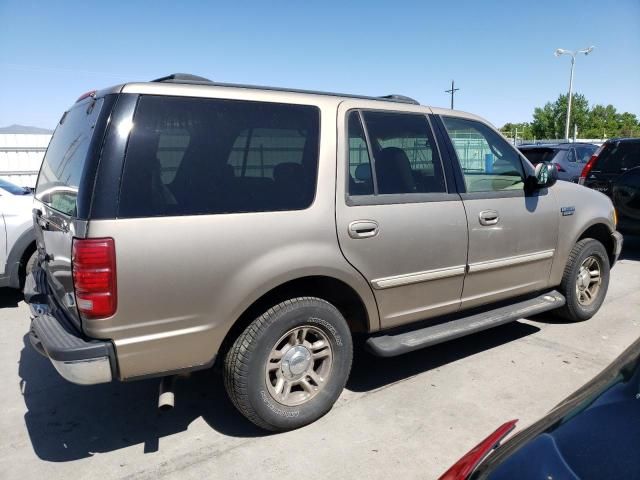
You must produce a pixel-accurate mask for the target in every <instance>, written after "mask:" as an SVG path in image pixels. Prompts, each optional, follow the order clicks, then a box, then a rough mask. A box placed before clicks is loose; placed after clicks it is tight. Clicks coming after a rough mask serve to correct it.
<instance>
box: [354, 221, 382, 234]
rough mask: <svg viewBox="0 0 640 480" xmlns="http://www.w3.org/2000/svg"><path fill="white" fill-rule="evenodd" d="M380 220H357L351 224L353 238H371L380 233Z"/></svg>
mask: <svg viewBox="0 0 640 480" xmlns="http://www.w3.org/2000/svg"><path fill="white" fill-rule="evenodd" d="M378 229H379V226H378V222H376V221H374V220H356V221H355V222H351V223H350V224H349V229H348V230H349V236H350V237H351V238H371V237H375V236H376V235H377V234H378Z"/></svg>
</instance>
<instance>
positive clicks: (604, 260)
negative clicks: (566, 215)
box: [555, 238, 610, 322]
mask: <svg viewBox="0 0 640 480" xmlns="http://www.w3.org/2000/svg"><path fill="white" fill-rule="evenodd" d="M588 257H594V258H595V259H596V260H597V261H598V263H599V267H600V277H601V283H600V286H599V289H598V292H597V294H596V295H595V296H594V299H593V300H592V301H591V303H590V304H589V305H583V304H581V303H580V301H579V300H578V293H577V291H576V282H577V278H578V274H579V272H580V267H581V265H582V264H583V262H584V261H585V260H586V259H587V258H588ZM609 270H610V266H609V255H608V254H607V251H606V249H605V248H604V246H603V245H602V243H600V242H599V241H597V240H594V239H592V238H584V239H582V240H580V241H579V242H577V243H576V244H575V245H574V247H573V249H572V250H571V253H570V254H569V260H568V261H567V266H566V267H565V269H564V274H563V276H562V283H561V284H560V288H559V290H560V292H561V293H562V294H563V295H564V296H565V298H566V299H567V303H566V304H565V306H564V307H562V308H560V309H558V310H557V311H556V312H555V313H557V314H558V315H559V316H561V317H563V318H564V319H566V320H569V321H572V322H582V321H584V320H588V319H590V318H591V317H593V316H594V315H595V314H596V313H597V312H598V310H599V309H600V307H601V306H602V302H604V299H605V296H606V295H607V289H608V288H609Z"/></svg>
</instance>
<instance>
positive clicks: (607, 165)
mask: <svg viewBox="0 0 640 480" xmlns="http://www.w3.org/2000/svg"><path fill="white" fill-rule="evenodd" d="M639 166H640V142H616V143H610V144H608V145H607V146H606V147H605V148H604V149H603V151H602V152H601V153H600V156H599V157H598V165H597V168H598V170H601V171H603V172H605V173H621V172H623V171H626V170H630V169H632V168H635V167H639Z"/></svg>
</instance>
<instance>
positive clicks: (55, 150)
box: [36, 99, 103, 215]
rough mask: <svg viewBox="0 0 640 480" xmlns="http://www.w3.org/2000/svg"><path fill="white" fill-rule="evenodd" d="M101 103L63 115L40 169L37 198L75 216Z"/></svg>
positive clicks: (93, 103)
mask: <svg viewBox="0 0 640 480" xmlns="http://www.w3.org/2000/svg"><path fill="white" fill-rule="evenodd" d="M102 103H103V100H102V99H99V100H96V101H94V102H90V103H86V102H83V103H79V104H77V105H75V106H74V107H73V108H72V109H71V110H69V111H68V112H66V113H65V114H64V115H63V116H62V119H61V120H60V123H59V124H58V127H57V128H56V131H55V133H54V134H53V137H52V139H51V142H50V143H49V148H47V153H46V155H45V157H44V160H43V162H42V167H41V168H40V175H39V176H38V185H37V186H36V198H37V199H38V200H40V201H42V202H43V203H46V204H47V205H49V206H51V207H52V208H55V209H56V210H59V211H61V212H62V213H64V214H67V215H74V214H75V211H76V198H77V196H78V186H79V185H80V179H81V178H82V173H83V172H84V166H85V161H86V159H87V151H88V150H89V144H90V143H91V137H92V135H93V130H94V127H95V124H96V121H97V120H98V114H99V113H100V109H101V108H102Z"/></svg>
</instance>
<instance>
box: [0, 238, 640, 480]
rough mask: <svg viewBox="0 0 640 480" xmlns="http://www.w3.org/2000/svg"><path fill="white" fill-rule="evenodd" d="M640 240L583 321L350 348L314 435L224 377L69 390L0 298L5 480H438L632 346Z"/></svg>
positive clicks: (637, 327)
mask: <svg viewBox="0 0 640 480" xmlns="http://www.w3.org/2000/svg"><path fill="white" fill-rule="evenodd" d="M639 313H640V240H637V239H631V240H628V241H627V243H626V245H625V250H624V252H623V258H622V260H621V261H620V262H619V263H618V264H617V265H616V266H615V268H614V269H613V270H612V274H611V284H610V288H609V293H608V296H607V299H606V301H605V304H604V306H603V307H602V309H601V310H600V312H599V313H598V314H597V315H596V316H595V317H594V318H592V319H591V320H589V321H587V322H583V323H578V324H571V323H563V322H560V321H557V320H553V319H552V318H550V317H544V316H543V317H542V318H536V319H535V320H521V321H518V322H515V323H512V324H509V325H505V326H502V327H498V328H495V329H492V330H489V331H486V332H483V333H480V334H476V335H473V336H470V337H466V338H463V339H459V340H455V341H452V342H449V343H445V344H442V345H439V346H436V347H432V348H430V349H426V350H422V351H418V352H413V353H411V354H408V355H405V356H402V357H397V358H392V359H381V358H376V357H373V356H371V355H369V354H368V353H366V352H364V351H362V350H357V351H356V357H355V361H354V366H353V370H352V375H351V379H350V380H349V382H348V384H347V389H346V391H345V392H344V394H343V395H342V396H341V397H340V399H339V401H338V403H337V404H336V405H335V407H334V408H333V410H331V412H329V414H327V415H326V416H325V417H324V418H322V419H321V420H319V421H318V422H316V423H314V424H313V425H310V426H308V427H305V428H302V429H300V430H297V431H294V432H289V433H285V434H267V433H265V432H262V431H260V430H259V429H257V428H256V427H253V426H252V425H251V424H250V423H249V422H248V421H246V420H245V419H244V418H243V417H242V416H240V414H238V413H237V412H236V411H235V410H234V408H233V406H232V405H231V403H230V402H229V401H228V400H227V398H226V395H225V393H224V388H223V384H222V379H221V375H220V374H219V373H216V372H211V371H209V372H199V373H196V374H193V375H192V376H191V377H189V378H186V379H184V380H181V381H179V382H178V384H177V390H176V408H175V409H174V410H172V411H170V412H159V411H158V410H157V409H156V405H157V395H158V383H159V382H158V380H145V381H140V382H132V383H112V384H106V385H97V386H91V387H82V386H76V385H72V384H70V383H67V382H66V381H64V380H63V379H62V378H61V377H59V375H58V374H57V373H56V371H55V370H54V368H53V367H52V366H51V364H50V363H49V362H48V361H47V360H46V359H44V358H43V357H41V356H40V355H39V354H38V353H36V352H35V350H33V348H31V346H30V345H29V343H28V339H27V337H26V332H27V330H28V325H29V321H28V309H27V307H26V306H25V304H24V302H23V301H22V299H21V296H20V295H19V294H18V293H16V292H14V291H11V290H7V289H5V290H0V378H1V379H2V381H3V385H2V388H0V479H7V480H9V479H21V480H24V479H31V478H38V479H40V478H46V479H47V480H53V479H58V478H60V479H65V480H70V479H72V480H80V479H93V480H95V479H96V478H98V479H116V478H117V479H121V478H136V479H137V478H149V479H155V478H171V479H172V478H179V479H180V480H186V479H191V478H193V479H201V478H207V479H217V478H224V479H231V478H240V479H243V478H251V479H252V480H255V479H263V478H264V479H271V478H278V479H279V480H283V479H296V480H298V479H300V478H304V479H305V480H311V479H326V478H335V479H343V478H345V479H346V478H367V479H369V480H372V479H387V478H403V479H414V478H416V479H417V478H420V479H433V478H437V476H438V475H439V474H441V473H442V472H443V471H444V470H446V469H447V468H448V467H449V466H450V465H451V464H452V463H453V462H454V461H455V460H457V459H458V458H459V457H460V456H461V455H463V454H464V453H465V452H466V451H467V450H469V449H470V448H472V447H473V446H474V445H475V444H476V443H478V441H480V440H481V439H482V438H483V437H485V436H486V435H488V434H489V433H491V432H492V431H493V430H494V429H495V428H497V427H498V426H499V425H500V424H502V423H503V422H505V421H507V420H510V419H512V418H519V419H520V422H519V424H518V428H523V427H524V426H526V425H527V424H529V423H531V422H532V421H534V420H536V419H537V418H538V417H540V416H542V415H544V414H545V412H547V411H548V410H549V409H551V408H552V407H553V406H554V405H556V404H557V403H558V402H560V401H561V400H562V399H563V398H564V397H566V396H567V395H568V394H570V393H571V392H572V391H573V390H575V389H576V388H578V387H579V386H581V385H582V384H583V383H585V382H586V381H588V380H589V379H590V378H592V377H593V376H594V375H595V374H597V373H598V372H599V371H600V370H602V369H603V368H604V367H605V366H606V365H607V364H608V363H610V362H611V361H612V360H613V359H614V358H615V357H616V356H618V355H619V354H620V353H621V352H622V351H623V350H624V349H625V348H626V347H627V346H628V345H630V344H631V343H632V342H633V341H634V340H635V339H636V338H638V337H639V336H640V318H639V315H638V314H639Z"/></svg>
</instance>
